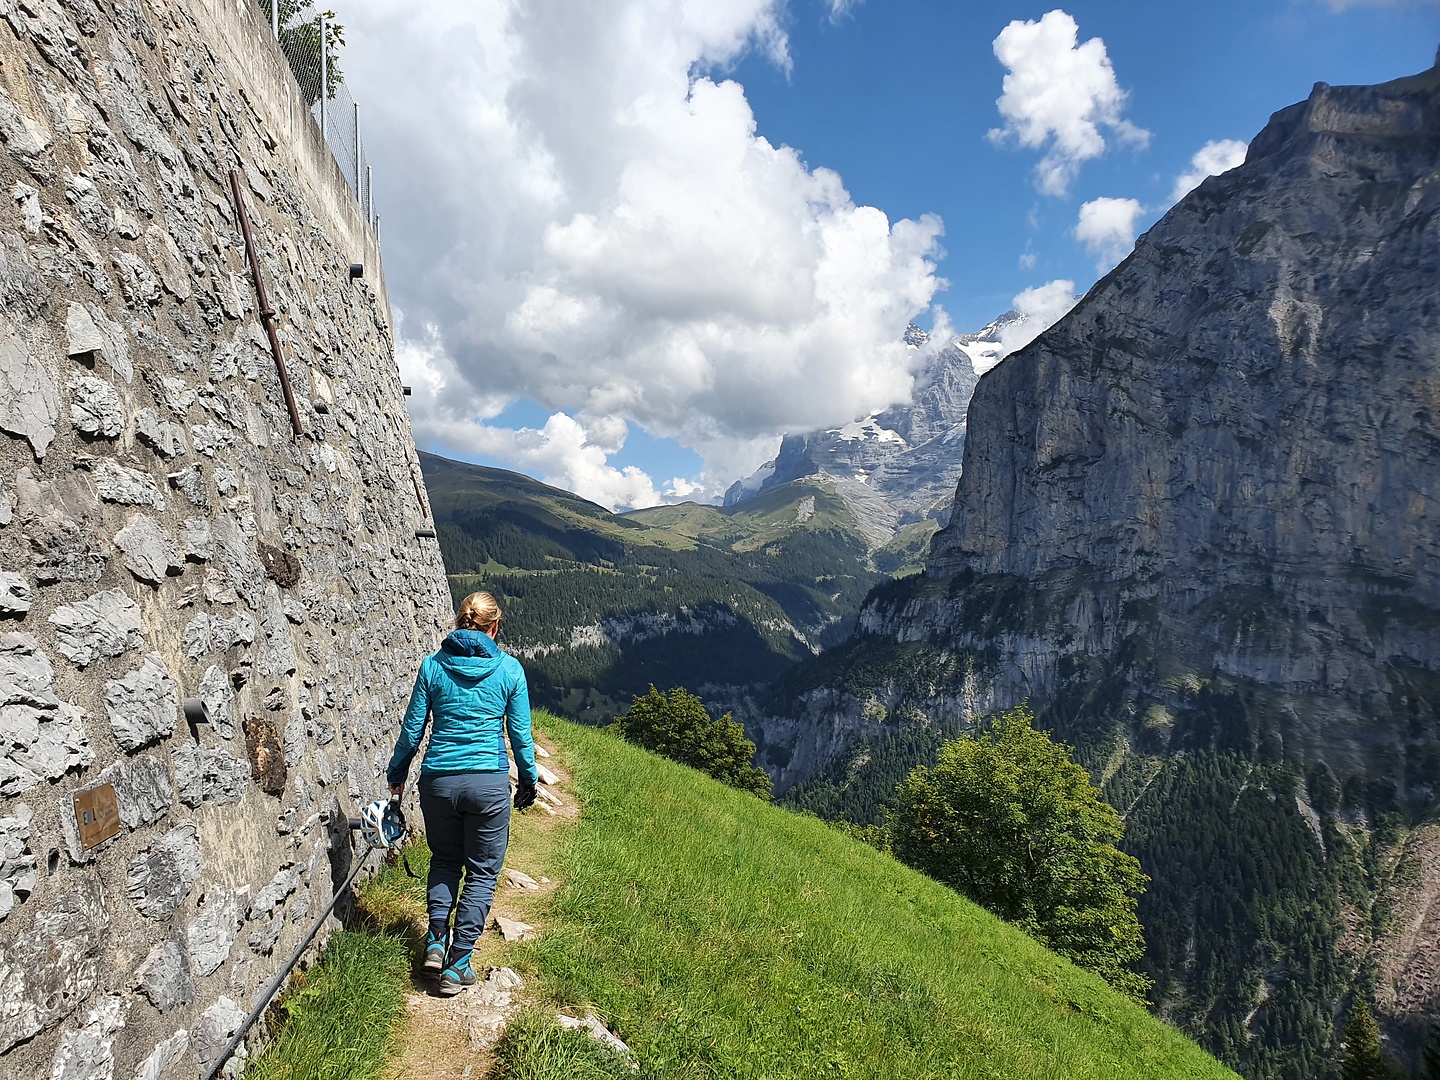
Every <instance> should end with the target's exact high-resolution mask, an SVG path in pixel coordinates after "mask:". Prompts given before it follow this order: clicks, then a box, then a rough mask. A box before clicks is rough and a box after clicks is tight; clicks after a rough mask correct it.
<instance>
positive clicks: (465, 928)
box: [420, 772, 510, 956]
mask: <svg viewBox="0 0 1440 1080" xmlns="http://www.w3.org/2000/svg"><path fill="white" fill-rule="evenodd" d="M420 812H421V813H422V814H423V815H424V816H425V838H426V840H427V841H428V842H429V844H430V875H429V880H428V881H427V882H426V886H427V892H428V897H429V909H430V930H431V932H432V933H435V934H436V935H437V936H441V935H443V934H444V928H445V926H446V925H447V924H448V923H449V921H450V916H451V915H452V914H453V915H454V916H455V932H454V936H453V937H452V938H451V940H450V955H451V956H460V955H461V954H463V953H467V952H469V951H470V950H471V949H473V948H474V947H475V942H476V940H477V939H478V938H479V937H480V931H481V930H483V929H484V928H485V919H486V917H487V916H489V914H490V904H491V902H492V901H493V900H494V899H495V884H496V882H497V881H498V880H499V878H500V867H501V865H502V864H503V863H504V862H505V848H506V846H507V845H508V844H509V842H510V776H509V774H508V773H504V772H469V773H451V774H449V775H446V776H424V775H422V776H421V777H420ZM462 868H463V869H464V871H465V886H464V888H463V889H462V888H461V886H460V871H461V869H462Z"/></svg>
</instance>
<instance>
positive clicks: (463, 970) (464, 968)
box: [440, 952, 475, 997]
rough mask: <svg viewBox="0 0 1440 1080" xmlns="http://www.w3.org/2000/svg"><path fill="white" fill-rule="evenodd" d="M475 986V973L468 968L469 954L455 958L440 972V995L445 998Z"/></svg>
mask: <svg viewBox="0 0 1440 1080" xmlns="http://www.w3.org/2000/svg"><path fill="white" fill-rule="evenodd" d="M474 985H475V972H474V971H473V970H472V969H471V967H470V954H469V953H468V952H467V953H464V954H463V955H461V956H456V957H454V958H452V959H451V960H450V962H449V963H447V964H446V965H445V970H444V971H442V972H440V993H442V994H444V995H445V996H446V997H450V996H452V995H454V994H458V993H460V991H461V990H464V989H465V988H466V987H467V986H474Z"/></svg>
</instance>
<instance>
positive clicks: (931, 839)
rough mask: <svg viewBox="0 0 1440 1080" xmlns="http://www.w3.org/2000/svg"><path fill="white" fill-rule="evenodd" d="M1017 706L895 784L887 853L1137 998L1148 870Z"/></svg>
mask: <svg viewBox="0 0 1440 1080" xmlns="http://www.w3.org/2000/svg"><path fill="white" fill-rule="evenodd" d="M1033 725H1034V717H1032V716H1031V714H1030V710H1029V709H1028V708H1027V707H1025V706H1023V705H1022V706H1020V707H1019V708H1016V709H1011V710H1009V711H1008V712H1004V713H1001V714H1000V715H998V716H996V717H993V718H992V719H991V722H990V723H989V724H988V725H987V726H986V728H985V730H983V731H982V732H981V733H980V734H975V735H967V736H965V737H962V738H959V739H955V740H952V741H951V742H947V743H946V744H945V745H944V746H942V747H941V748H940V754H939V761H938V763H937V764H936V766H935V768H934V769H927V768H925V767H924V766H921V767H919V768H917V769H915V770H914V771H913V772H912V773H911V774H910V776H909V777H908V778H907V779H906V780H905V781H904V782H902V783H901V784H900V787H899V788H898V789H897V790H896V794H895V804H894V806H893V807H892V808H891V810H890V813H889V823H890V830H891V837H892V843H893V845H894V850H895V854H896V855H897V856H898V857H899V858H900V859H901V860H903V861H904V862H906V863H909V864H910V865H911V866H913V867H915V868H916V869H918V870H921V871H923V872H924V873H926V874H929V875H930V876H931V877H933V878H935V879H936V880H938V881H942V882H944V883H945V884H947V885H949V886H950V887H951V888H953V889H956V890H957V891H959V892H962V893H964V894H965V895H966V896H968V897H970V899H972V900H974V901H975V902H976V903H978V904H980V905H982V906H984V907H986V908H989V909H990V910H991V911H993V912H994V913H995V914H996V915H999V916H1000V917H1001V918H1003V919H1007V920H1009V921H1010V922H1013V923H1016V924H1017V925H1019V926H1020V927H1022V928H1023V929H1025V930H1027V931H1028V932H1029V933H1031V934H1033V935H1034V936H1035V937H1036V938H1038V939H1039V940H1040V941H1042V942H1043V943H1045V944H1046V945H1048V946H1049V947H1050V948H1052V949H1054V950H1055V951H1056V952H1058V953H1060V954H1061V955H1062V956H1067V957H1069V958H1070V959H1071V960H1073V961H1074V962H1075V963H1077V964H1079V965H1080V966H1081V967H1084V968H1088V969H1089V970H1091V971H1093V972H1095V973H1096V974H1098V975H1100V976H1101V977H1102V978H1104V979H1105V981H1106V982H1108V983H1110V984H1111V985H1112V986H1114V987H1115V988H1116V989H1117V990H1120V991H1121V992H1122V993H1124V994H1126V995H1128V996H1129V997H1131V998H1132V999H1134V1000H1136V1001H1140V1002H1143V1001H1144V999H1145V994H1146V992H1147V991H1148V990H1149V987H1150V980H1149V979H1147V978H1146V977H1145V976H1143V975H1141V974H1139V973H1138V972H1136V971H1133V970H1131V969H1130V966H1129V965H1131V964H1133V963H1135V962H1136V961H1138V960H1139V959H1140V957H1141V956H1142V955H1143V954H1144V951H1145V940H1144V937H1143V934H1142V932H1141V929H1140V923H1139V921H1138V920H1137V919H1136V917H1135V904H1136V894H1138V893H1139V892H1140V891H1142V890H1143V889H1144V887H1145V883H1146V882H1147V881H1148V880H1149V879H1148V878H1147V877H1146V876H1145V875H1144V874H1143V873H1142V872H1141V870H1140V863H1139V862H1138V861H1137V860H1136V859H1135V858H1134V857H1133V856H1130V855H1127V854H1125V853H1124V852H1122V851H1121V850H1120V849H1119V848H1118V847H1116V844H1117V843H1118V842H1119V840H1120V838H1121V836H1122V835H1123V833H1124V827H1123V826H1122V825H1121V823H1120V819H1119V816H1118V815H1117V814H1116V813H1115V810H1114V808H1113V807H1111V806H1110V805H1108V804H1107V803H1105V802H1103V801H1101V799H1100V793H1099V791H1097V790H1096V788H1095V787H1094V785H1092V784H1091V783H1090V777H1089V775H1088V774H1087V773H1086V772H1085V770H1084V769H1082V768H1081V767H1080V766H1079V765H1076V764H1075V763H1074V762H1072V761H1071V760H1070V758H1069V757H1068V756H1067V753H1066V748H1065V747H1063V746H1060V745H1057V744H1056V743H1054V742H1052V741H1051V739H1050V737H1049V736H1048V735H1046V734H1045V733H1044V732H1042V731H1037V730H1036V729H1035V727H1034V726H1033Z"/></svg>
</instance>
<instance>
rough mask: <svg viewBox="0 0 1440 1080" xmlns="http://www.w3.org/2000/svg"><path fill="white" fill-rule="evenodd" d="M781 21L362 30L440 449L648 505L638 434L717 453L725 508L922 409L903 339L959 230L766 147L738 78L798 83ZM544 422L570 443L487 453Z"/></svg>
mask: <svg viewBox="0 0 1440 1080" xmlns="http://www.w3.org/2000/svg"><path fill="white" fill-rule="evenodd" d="M847 6H848V5H846V4H840V5H838V6H837V5H834V4H832V5H831V10H832V12H834V13H841V9H843V8H844V7H847ZM783 14H784V0H707V2H705V3H697V2H694V0H587V2H586V3H583V4H576V3H574V2H573V0H471V2H467V3H463V4H462V3H458V2H455V0H449V2H446V0H375V2H373V3H369V4H365V5H360V6H358V7H354V8H353V9H352V10H351V12H350V13H349V17H348V19H347V21H348V23H349V24H350V25H349V26H348V27H347V29H349V31H350V33H349V34H348V35H347V38H348V41H349V45H348V47H347V51H346V77H347V80H348V82H349V84H350V85H351V86H352V87H353V88H354V90H355V92H356V94H357V96H361V95H362V94H363V98H364V100H363V112H362V118H363V119H364V120H365V128H364V132H363V134H364V136H365V140H366V146H367V149H368V152H369V155H370V158H371V160H372V162H373V163H374V164H375V167H376V188H377V192H378V201H379V202H380V204H381V205H380V206H379V209H380V210H381V211H382V212H383V214H384V226H385V230H384V237H385V262H386V267H385V269H386V278H387V282H388V284H389V289H390V296H391V298H392V301H393V302H394V304H395V306H396V308H397V309H398V310H399V311H401V312H403V314H404V317H405V318H404V323H403V326H402V330H404V331H405V332H406V333H407V334H409V335H410V337H409V338H408V339H407V340H406V342H405V343H404V344H405V348H406V350H408V353H407V355H409V356H410V357H411V361H410V362H414V361H415V359H416V358H418V357H420V356H424V357H425V367H424V371H423V374H424V378H423V379H422V378H420V377H419V376H417V377H416V380H415V381H416V383H417V393H416V396H415V398H413V399H412V417H413V420H414V426H415V430H416V435H417V438H419V439H420V440H421V441H422V443H428V444H430V445H433V446H435V447H436V448H437V449H439V450H440V451H441V452H447V451H448V452H454V453H464V452H470V453H479V452H485V453H489V454H493V455H494V456H495V457H497V458H499V459H500V460H501V461H504V462H506V463H508V464H510V465H512V466H514V467H522V468H528V469H542V470H545V472H544V475H545V476H546V477H547V478H551V479H553V480H554V481H555V482H562V481H563V482H564V483H566V484H570V483H573V484H577V485H582V484H583V485H588V486H587V487H584V488H583V490H582V489H581V488H579V487H577V490H582V493H583V494H585V495H587V497H589V498H594V499H596V500H597V501H607V500H608V501H609V503H610V504H613V505H641V503H642V501H643V500H646V499H654V500H657V501H658V500H659V499H660V498H663V497H665V491H664V490H658V491H657V485H655V484H654V483H653V482H651V481H650V480H649V478H648V477H643V474H642V476H641V477H636V476H634V475H633V474H632V472H630V471H627V470H616V469H614V468H613V467H611V466H610V465H608V464H606V460H607V458H608V457H609V456H610V455H612V454H613V453H614V452H615V450H616V449H618V448H619V444H618V443H617V441H616V440H615V439H614V438H613V437H607V435H606V434H605V433H607V432H609V433H611V434H612V435H613V432H615V431H618V430H622V427H623V424H624V422H626V421H628V422H630V423H634V424H638V425H640V426H642V427H643V428H644V429H645V430H646V431H648V432H649V433H651V434H652V435H656V436H660V437H668V438H674V439H678V440H679V441H680V442H681V443H683V444H684V445H686V446H689V447H691V448H693V449H695V450H696V451H697V452H698V453H699V454H700V455H701V456H702V458H703V460H704V462H705V466H704V476H703V477H700V478H696V477H690V478H682V479H683V480H684V481H685V483H697V482H698V483H701V484H702V485H703V486H704V488H705V490H706V492H707V493H716V492H718V491H721V490H723V488H724V486H725V484H726V483H727V482H728V481H729V480H730V479H733V477H734V476H736V475H740V474H742V473H744V472H747V471H750V470H752V469H753V468H754V467H755V466H756V465H757V464H758V463H759V462H760V461H763V460H764V459H765V457H767V456H769V453H771V452H773V446H774V442H775V441H776V439H777V438H778V436H779V434H780V433H781V432H783V431H786V430H806V429H810V428H815V427H822V426H825V425H829V424H834V423H836V422H843V421H844V420H845V419H848V418H850V417H852V416H856V415H865V414H867V413H869V412H871V411H874V410H876V409H880V408H884V407H885V406H886V405H888V404H890V403H893V402H895V401H900V400H904V399H905V398H906V397H907V396H908V395H909V393H910V390H911V385H912V370H913V366H914V363H915V361H914V358H913V357H911V356H910V355H909V353H908V351H907V349H906V347H905V345H904V343H903V340H902V335H903V333H904V330H905V327H906V325H907V323H908V322H909V321H910V319H911V318H912V317H913V316H915V315H916V314H918V313H920V312H922V311H924V310H925V309H926V308H927V307H928V305H929V304H930V301H931V298H932V296H933V295H934V293H935V292H936V290H937V289H938V288H940V287H941V285H942V284H943V282H942V281H941V280H940V279H939V278H937V277H936V275H935V261H936V260H937V259H938V258H939V256H940V254H941V250H940V247H939V238H940V235H941V232H942V227H941V223H940V221H939V219H938V218H935V217H931V216H925V217H922V218H921V219H920V220H918V221H911V220H899V221H890V220H889V219H888V218H887V217H886V215H885V214H884V213H883V212H882V211H881V210H878V209H876V208H874V207H866V206H857V205H856V204H855V202H854V201H853V200H852V199H851V197H850V195H849V193H848V192H847V191H846V189H845V185H844V183H843V182H842V180H841V178H840V177H839V176H838V175H837V174H836V173H834V172H832V171H830V170H827V169H824V168H812V167H809V166H807V165H806V163H805V162H804V161H803V160H802V158H801V157H800V155H799V154H798V153H797V152H796V151H795V150H793V149H791V148H789V147H786V146H777V145H774V144H772V143H771V142H769V141H767V140H766V139H765V138H763V137H761V136H760V135H759V133H758V132H757V129H756V122H755V117H754V114H753V112H752V111H751V108H750V105H749V102H748V101H747V100H746V97H745V93H744V90H743V88H742V87H741V86H740V85H739V84H738V83H736V82H734V81H730V80H726V79H723V78H721V77H719V76H718V75H716V74H715V73H716V72H717V71H722V70H724V69H725V68H726V66H727V65H731V64H733V63H734V62H735V61H736V60H737V59H738V58H740V57H741V56H742V55H745V54H746V53H747V52H754V51H758V52H760V53H762V54H764V55H766V56H768V57H769V59H770V60H771V61H772V62H773V63H775V64H776V65H778V66H780V67H782V68H787V66H788V63H789V56H788V44H787V41H786V37H785V34H784V31H783V27H782V16H783ZM427 380H428V381H427ZM421 384H424V385H425V386H426V388H427V389H426V392H425V393H424V394H422V393H421V392H420V389H419V387H420V385H421ZM521 398H529V399H532V400H534V401H536V402H538V403H540V404H541V405H542V406H543V407H544V408H545V409H547V410H548V411H549V412H550V413H552V414H561V415H563V416H564V418H565V419H564V420H563V421H561V420H557V419H556V416H555V415H551V418H550V421H549V422H547V423H546V425H545V428H544V429H543V430H540V431H538V432H529V433H526V432H513V431H512V432H508V433H503V434H502V435H500V436H493V437H492V436H491V435H488V434H486V433H485V432H484V431H483V430H482V431H480V432H479V433H472V432H470V430H469V429H470V428H472V427H473V428H484V426H485V424H486V421H487V420H490V419H492V418H493V417H494V416H495V415H497V414H498V413H499V411H501V410H502V409H503V408H504V406H505V404H507V403H509V402H511V401H515V400H517V399H521ZM617 424H620V425H622V427H616V425H617ZM612 447H613V449H612ZM606 470H608V471H606ZM565 478H569V479H568V480H566V479H565ZM647 483H649V485H650V486H649V488H647V487H646V486H645V485H646V484H647ZM663 487H664V488H665V489H666V490H670V491H674V492H677V493H678V492H679V491H680V490H681V486H679V485H676V484H675V483H674V482H673V481H672V482H671V483H670V484H668V485H663ZM602 496H603V497H602Z"/></svg>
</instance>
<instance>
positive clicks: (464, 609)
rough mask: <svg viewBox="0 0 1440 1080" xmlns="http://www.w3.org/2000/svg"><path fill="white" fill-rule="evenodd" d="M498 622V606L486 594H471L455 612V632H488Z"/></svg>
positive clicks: (461, 602) (493, 598)
mask: <svg viewBox="0 0 1440 1080" xmlns="http://www.w3.org/2000/svg"><path fill="white" fill-rule="evenodd" d="M499 621H500V605H499V604H497V603H496V602H495V597H493V596H491V595H490V594H489V593H488V592H472V593H471V594H470V595H469V596H467V597H465V599H464V600H462V601H460V608H459V610H458V611H456V612H455V629H456V630H489V629H490V627H492V626H493V625H494V624H495V623H498V622H499Z"/></svg>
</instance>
